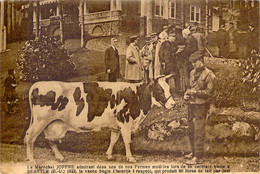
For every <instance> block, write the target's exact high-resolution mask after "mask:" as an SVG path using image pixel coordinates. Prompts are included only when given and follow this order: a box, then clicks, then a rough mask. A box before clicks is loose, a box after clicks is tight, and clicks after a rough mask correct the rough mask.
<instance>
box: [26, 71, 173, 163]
mask: <svg viewBox="0 0 260 174" xmlns="http://www.w3.org/2000/svg"><path fill="white" fill-rule="evenodd" d="M170 77H171V75H168V76H161V77H159V78H157V79H156V80H155V81H154V82H152V83H150V84H144V83H136V84H132V83H125V82H117V83H115V82H90V83H82V82H75V83H66V82H56V81H50V82H37V83H35V84H33V86H32V87H31V89H30V91H29V103H30V109H31V121H30V126H29V129H28V130H27V132H26V135H25V138H24V141H25V144H26V145H27V159H28V160H29V161H31V162H33V161H34V157H33V146H34V142H35V140H36V138H37V137H38V135H39V134H40V133H41V132H42V131H44V134H45V138H46V139H48V140H49V145H50V147H51V149H52V150H53V152H54V154H55V157H56V159H58V160H60V161H63V160H64V157H63V155H62V154H61V153H60V152H59V150H58V148H57V145H56V144H55V143H54V141H56V140H60V139H61V138H63V137H64V136H65V134H66V132H67V131H75V132H77V133H79V132H90V131H99V130H101V128H109V129H111V130H112V131H111V141H110V145H109V148H108V150H107V152H106V154H107V158H108V159H111V158H112V150H113V147H114V144H115V143H116V142H117V140H118V138H119V135H120V133H121V134H122V137H123V141H124V144H125V148H126V157H127V160H128V161H129V162H136V160H135V159H134V157H133V156H132V153H131V151H130V141H131V133H133V132H135V131H136V130H138V128H139V126H140V124H141V122H142V121H143V120H144V119H145V117H146V115H147V114H148V112H149V110H150V109H151V107H152V106H153V105H157V106H163V107H165V108H168V109H170V108H172V107H174V105H175V101H174V100H173V98H172V95H171V93H170V87H169V85H168V84H167V80H168V79H169V78H170Z"/></svg>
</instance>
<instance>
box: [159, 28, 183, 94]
mask: <svg viewBox="0 0 260 174" xmlns="http://www.w3.org/2000/svg"><path fill="white" fill-rule="evenodd" d="M177 49H178V48H177V45H176V43H175V33H170V34H169V39H167V40H165V41H164V42H163V43H162V45H161V48H160V51H159V60H160V62H161V64H162V70H163V74H164V75H169V74H173V75H174V82H175V83H174V84H175V89H174V91H175V92H179V90H180V75H179V70H178V67H177V60H176V56H175V53H176V51H177Z"/></svg>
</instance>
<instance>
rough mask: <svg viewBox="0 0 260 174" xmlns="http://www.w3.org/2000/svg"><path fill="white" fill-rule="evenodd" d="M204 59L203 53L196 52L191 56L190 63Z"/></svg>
mask: <svg viewBox="0 0 260 174" xmlns="http://www.w3.org/2000/svg"><path fill="white" fill-rule="evenodd" d="M200 59H203V54H202V52H201V51H196V52H194V53H192V54H191V55H190V58H189V61H190V62H191V63H195V62H196V61H197V60H200Z"/></svg>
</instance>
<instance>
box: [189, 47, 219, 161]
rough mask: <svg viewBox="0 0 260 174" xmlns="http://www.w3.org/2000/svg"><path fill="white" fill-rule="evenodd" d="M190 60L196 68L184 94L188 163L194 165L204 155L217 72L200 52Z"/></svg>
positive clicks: (191, 74)
mask: <svg viewBox="0 0 260 174" xmlns="http://www.w3.org/2000/svg"><path fill="white" fill-rule="evenodd" d="M189 61H190V62H191V63H192V66H193V67H194V69H193V70H192V71H191V73H190V86H189V89H188V90H187V91H186V93H185V94H184V99H185V100H187V102H188V124H189V138H190V145H191V150H192V153H191V154H189V155H186V156H185V157H186V158H190V160H189V161H187V162H186V163H187V164H189V165H192V164H197V163H200V162H202V159H203V156H204V140H205V121H206V115H207V112H208V110H209V104H210V100H209V99H210V95H211V92H212V91H213V85H214V83H213V82H214V79H215V74H214V73H213V72H212V71H211V70H210V69H208V68H207V67H205V65H204V60H203V55H202V54H201V53H200V52H195V53H193V54H192V55H191V56H190V58H189Z"/></svg>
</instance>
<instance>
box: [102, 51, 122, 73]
mask: <svg viewBox="0 0 260 174" xmlns="http://www.w3.org/2000/svg"><path fill="white" fill-rule="evenodd" d="M105 65H106V71H107V70H108V69H110V70H111V73H117V74H119V55H118V50H117V49H114V48H112V46H110V47H109V48H107V49H106V51H105Z"/></svg>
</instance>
